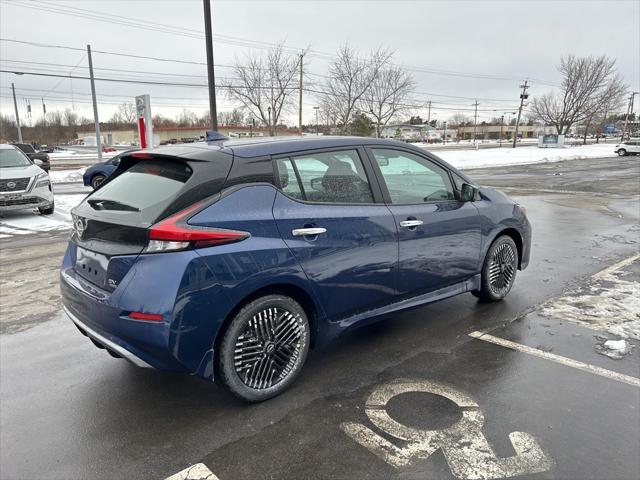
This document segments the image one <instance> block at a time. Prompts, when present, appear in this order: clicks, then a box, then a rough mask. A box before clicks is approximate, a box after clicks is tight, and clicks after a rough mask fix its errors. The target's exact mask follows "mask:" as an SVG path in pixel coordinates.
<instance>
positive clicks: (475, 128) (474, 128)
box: [473, 100, 479, 144]
mask: <svg viewBox="0 0 640 480" xmlns="http://www.w3.org/2000/svg"><path fill="white" fill-rule="evenodd" d="M478 105H479V103H478V100H476V103H474V104H473V106H474V107H475V112H474V113H473V143H474V144H475V143H476V133H477V130H478Z"/></svg>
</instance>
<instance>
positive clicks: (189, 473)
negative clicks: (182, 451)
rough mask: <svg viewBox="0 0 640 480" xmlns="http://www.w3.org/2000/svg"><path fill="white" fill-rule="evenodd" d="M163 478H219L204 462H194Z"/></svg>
mask: <svg viewBox="0 0 640 480" xmlns="http://www.w3.org/2000/svg"><path fill="white" fill-rule="evenodd" d="M164 480H220V479H219V478H218V477H216V476H215V475H214V474H213V472H212V471H211V470H209V468H208V467H207V466H206V465H205V464H204V463H196V464H195V465H191V466H190V467H187V468H185V469H184V470H181V471H179V472H178V473H175V474H173V475H171V476H170V477H167V478H165V479H164Z"/></svg>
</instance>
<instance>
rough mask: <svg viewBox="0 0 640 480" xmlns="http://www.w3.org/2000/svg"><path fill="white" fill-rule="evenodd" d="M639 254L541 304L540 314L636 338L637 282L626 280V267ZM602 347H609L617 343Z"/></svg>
mask: <svg viewBox="0 0 640 480" xmlns="http://www.w3.org/2000/svg"><path fill="white" fill-rule="evenodd" d="M638 261H640V254H638V255H635V256H634V257H631V258H629V259H627V260H623V261H622V262H620V263H618V264H616V265H614V266H612V267H609V268H607V269H605V270H603V271H601V272H599V273H597V274H595V275H594V276H593V277H592V279H591V282H590V284H589V285H587V286H585V287H581V288H579V289H577V290H575V291H572V292H569V294H567V295H565V296H562V297H559V298H556V299H553V300H550V301H548V302H546V303H545V304H543V305H542V308H541V312H540V313H541V314H542V315H545V316H550V317H555V318H561V319H564V320H568V321H571V322H575V323H580V324H583V325H587V326H589V327H591V328H594V329H596V330H601V331H605V332H607V333H610V334H613V335H616V336H618V337H621V338H622V339H625V338H633V339H636V340H640V283H639V282H637V281H634V280H627V279H625V278H624V277H625V276H626V275H628V274H627V271H626V269H627V268H628V267H629V266H630V265H632V264H633V263H635V262H638ZM609 345H610V346H606V345H605V346H604V348H607V349H610V350H613V349H617V348H616V347H617V346H619V345H620V344H617V343H615V342H614V343H611V344H609Z"/></svg>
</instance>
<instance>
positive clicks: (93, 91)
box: [87, 45, 102, 163]
mask: <svg viewBox="0 0 640 480" xmlns="http://www.w3.org/2000/svg"><path fill="white" fill-rule="evenodd" d="M87 58H88V59H89V78H90V79H91V99H92V100H93V121H94V122H95V124H96V146H97V147H98V163H100V162H102V141H101V140H102V139H101V138H100V137H101V135H100V120H99V119H98V102H97V101H96V82H95V80H94V78H93V60H92V59H91V45H87Z"/></svg>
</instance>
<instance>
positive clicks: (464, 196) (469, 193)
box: [460, 183, 478, 202]
mask: <svg viewBox="0 0 640 480" xmlns="http://www.w3.org/2000/svg"><path fill="white" fill-rule="evenodd" d="M477 192H478V189H477V188H476V187H474V186H473V185H469V184H468V183H463V184H462V187H461V188H460V200H462V201H463V202H473V201H474V200H475V199H476V194H477Z"/></svg>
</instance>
